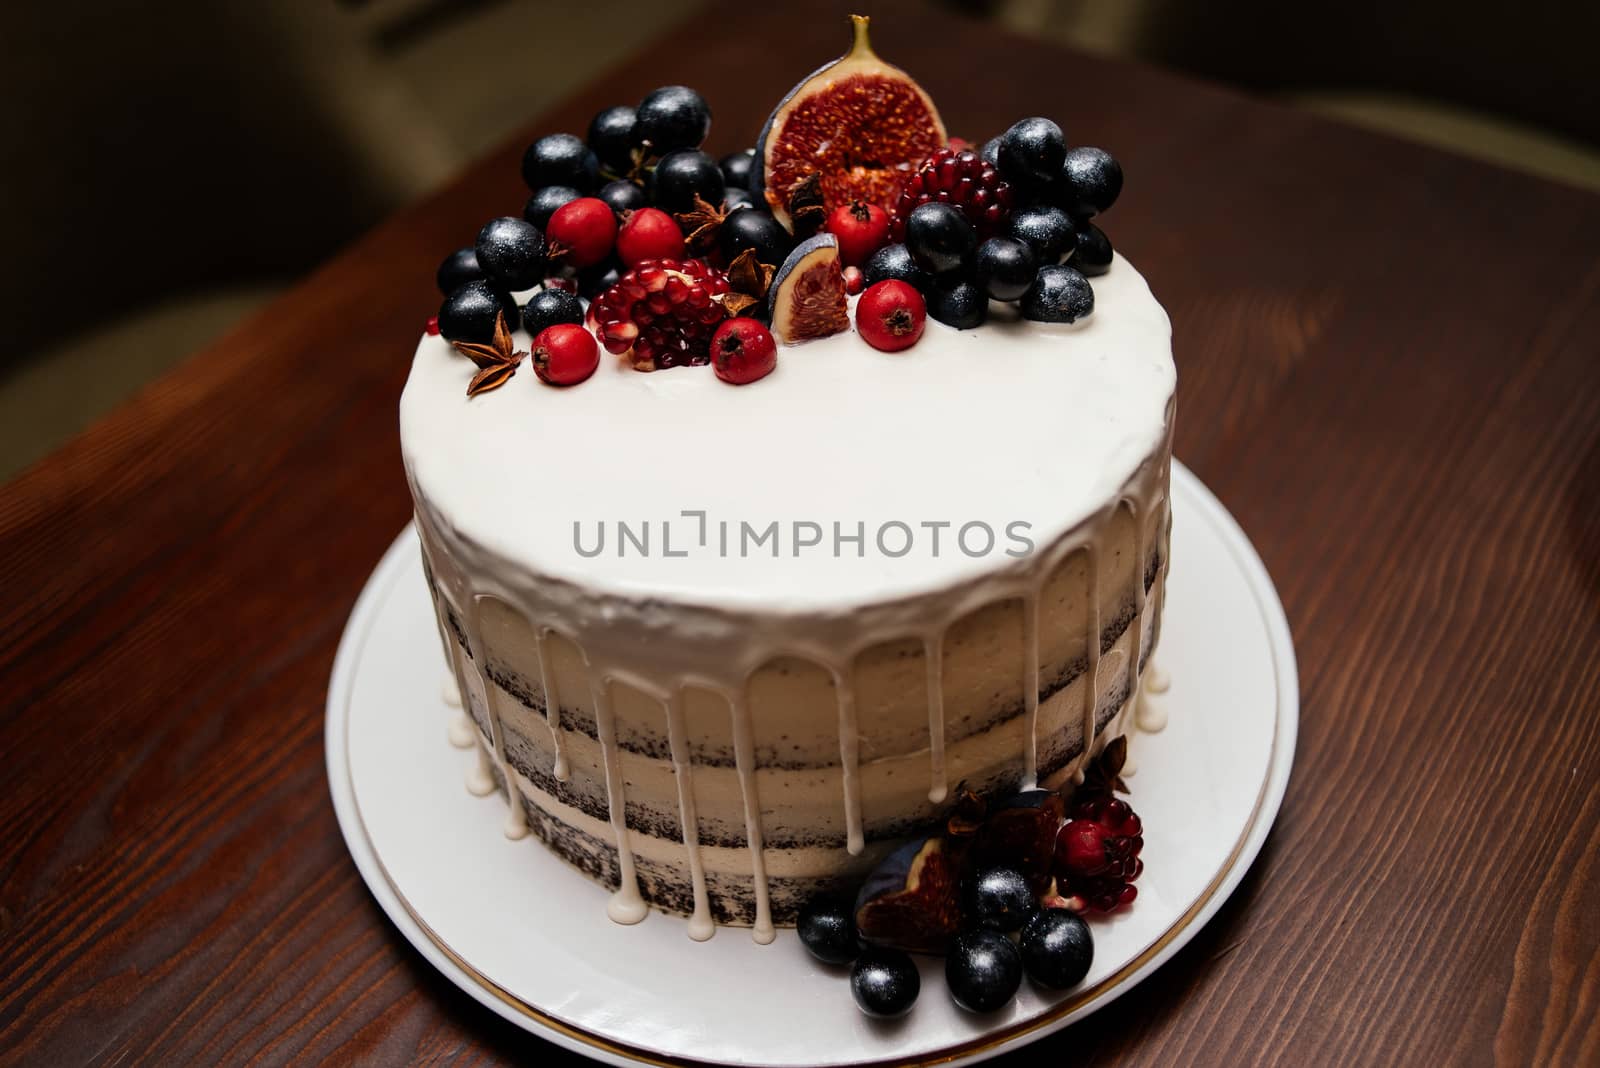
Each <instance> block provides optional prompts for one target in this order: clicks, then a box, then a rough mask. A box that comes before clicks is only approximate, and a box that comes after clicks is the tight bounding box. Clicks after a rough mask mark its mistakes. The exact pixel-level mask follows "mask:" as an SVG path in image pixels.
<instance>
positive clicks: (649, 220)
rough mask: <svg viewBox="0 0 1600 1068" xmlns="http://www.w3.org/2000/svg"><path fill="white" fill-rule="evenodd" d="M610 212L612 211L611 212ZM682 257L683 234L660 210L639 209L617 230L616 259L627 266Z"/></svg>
mask: <svg viewBox="0 0 1600 1068" xmlns="http://www.w3.org/2000/svg"><path fill="white" fill-rule="evenodd" d="M608 210H609V209H608ZM682 255H683V231H682V230H680V229H678V224H677V223H675V222H673V221H672V216H670V215H668V214H667V213H666V212H664V211H662V210H661V209H660V208H640V209H639V210H638V211H635V212H633V213H632V214H630V215H629V216H628V218H627V220H626V221H625V222H623V224H622V229H620V230H618V231H617V256H618V257H619V258H620V259H621V260H622V262H623V264H624V265H626V266H628V267H637V266H638V265H639V264H641V263H643V262H644V261H646V260H667V259H676V258H678V257H679V256H682Z"/></svg>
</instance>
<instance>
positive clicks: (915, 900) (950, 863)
mask: <svg viewBox="0 0 1600 1068" xmlns="http://www.w3.org/2000/svg"><path fill="white" fill-rule="evenodd" d="M947 846H948V843H946V842H945V840H944V839H942V838H939V837H930V838H923V839H919V840H917V841H913V842H910V843H909V844H907V845H904V846H901V847H900V848H899V849H897V850H895V851H894V852H893V853H890V854H889V855H888V856H887V857H885V858H884V860H883V863H881V864H879V865H878V866H877V867H876V868H874V869H873V871H872V874H871V875H869V876H867V881H866V882H865V883H863V884H862V886H861V892H860V893H858V894H857V895H856V905H855V912H856V933H857V934H859V935H860V936H861V938H862V939H863V940H865V941H867V942H870V943H872V944H873V945H878V946H891V947H893V948H895V949H903V950H906V951H908V952H911V953H943V952H944V950H945V947H946V945H948V944H949V942H950V940H951V939H952V938H954V937H955V936H956V935H957V934H958V933H960V931H961V897H960V890H961V868H962V864H961V858H960V857H959V856H958V855H957V852H958V851H957V850H954V849H951V848H948V847H947Z"/></svg>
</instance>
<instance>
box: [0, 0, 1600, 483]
mask: <svg viewBox="0 0 1600 1068" xmlns="http://www.w3.org/2000/svg"><path fill="white" fill-rule="evenodd" d="M943 2H944V6H946V7H949V8H952V9H956V10H959V11H961V12H963V13H965V14H967V15H970V16H971V17H973V18H975V19H984V20H989V21H992V22H995V23H998V24H1000V25H1003V26H1005V27H1007V28H1009V29H1011V30H1013V31H1015V32H1017V33H1020V34H1025V35H1029V36H1034V37H1040V38H1046V39H1050V40H1055V41H1061V42H1066V43H1070V44H1072V45H1075V46H1077V47H1079V48H1082V49H1085V50H1088V51H1093V52H1101V53H1109V54H1114V55H1120V56H1128V57H1134V58H1137V59H1140V60H1143V61H1146V62H1149V63H1152V64H1158V65H1162V66H1166V67H1170V68H1174V69H1179V70H1182V71H1185V72H1190V73H1193V74H1197V75H1200V76H1203V77H1205V78H1209V79H1213V80H1217V81H1220V82H1224V83H1229V84H1232V85H1234V86H1237V87H1241V88H1243V89H1246V90H1248V91H1251V92H1255V93H1260V94H1267V95H1271V96H1272V97H1274V98H1277V99H1280V100H1282V101H1284V102H1285V103H1287V104H1289V105H1291V106H1294V107H1302V108H1312V109H1316V110H1319V111H1322V112H1324V113H1330V114H1334V115H1337V116H1340V117H1342V118H1344V119H1346V120H1348V121H1351V122H1355V123H1358V124H1362V125H1366V126H1369V127H1376V128H1378V129H1381V130H1385V131H1387V132H1390V133H1393V134H1395V135H1397V136H1401V137H1406V138H1410V139H1414V140H1422V141H1427V142H1430V143H1435V144H1442V145H1445V146H1446V147H1449V148H1452V149H1453V150H1455V151H1458V152H1461V153H1464V154H1467V155H1473V156H1478V157H1480V158H1488V159H1491V160H1494V161H1496V162H1498V163H1500V164H1502V165H1504V166H1507V167H1512V168H1518V169H1523V170H1528V171H1532V172H1534V173H1539V174H1543V175H1545V176H1549V177H1555V178H1556V179H1557V180H1560V181H1564V182H1567V183H1569V184H1575V185H1580V186H1585V187H1588V188H1591V189H1600V91H1597V89H1600V85H1597V78H1596V74H1595V71H1596V70H1597V69H1600V64H1596V62H1595V60H1594V46H1595V42H1596V41H1597V40H1600V5H1596V4H1584V3H1571V2H1568V3H1561V2H1557V0H1526V2H1522V3H1518V4H1510V5H1508V4H1490V3H1483V2H1475V0H1466V2H1449V0H1428V2H1422V3H1388V4H1379V3H1340V4H1331V3H1310V4H1298V3H1282V2H1281V0H1277V2H1268V0H1215V2H1209V3H1193V2H1191V3H1180V2H1175V0H1119V2H1111V0H989V2H984V0H943ZM861 7H862V8H863V9H864V10H867V11H869V12H870V10H871V7H872V4H871V3H868V2H863V3H862V5H861ZM793 10H794V18H796V19H805V18H807V17H808V14H807V9H806V5H804V4H795V5H793ZM697 18H704V15H703V14H702V8H701V6H700V5H698V4H695V3H671V2H665V0H620V2H604V3H601V2H591V3H574V2H571V0H568V2H563V3H544V2H514V0H455V2H451V0H368V2H357V0H345V2H342V3H334V2H329V0H318V2H306V3H284V4H279V3H272V4H263V3H248V2H243V0H227V2H215V3H213V2H204V0H180V2H174V3H165V4H159V5H151V4H147V3H134V2H131V0H106V2H101V3H96V4H92V5H65V4H28V5H17V6H14V7H13V8H12V10H11V11H9V12H8V14H7V15H6V17H5V21H6V38H7V45H6V52H7V61H6V63H5V64H3V65H0V122H3V123H4V126H3V127H0V130H3V136H0V145H3V146H4V152H5V153H6V155H7V157H8V158H7V159H6V162H5V166H3V167H0V203H3V204H4V205H5V214H6V218H7V224H6V231H5V238H6V241H5V245H6V251H7V253H8V259H9V264H10V269H9V271H8V272H7V273H8V277H7V278H6V279H5V285H4V286H3V287H0V293H3V296H0V301H3V303H0V311H3V313H4V323H5V329H4V331H3V332H0V338H3V340H0V478H8V477H10V476H11V475H13V474H15V473H16V472H17V471H19V470H21V469H22V468H23V467H24V466H26V465H27V464H28V463H30V462H32V461H33V460H35V459H37V458H38V457H40V456H42V455H44V454H45V453H46V452H47V451H48V450H49V449H51V448H52V447H54V446H55V445H56V444H58V443H60V442H61V441H62V440H64V439H65V438H66V437H67V436H69V435H71V434H72V433H74V432H76V431H77V430H79V429H81V428H82V427H83V426H84V425H86V424H87V423H88V422H89V421H90V420H92V419H93V418H94V417H95V416H96V415H98V414H100V413H102V412H104V411H105V410H106V409H108V408H109V407H110V406H112V405H114V404H115V403H116V402H118V401H119V400H121V399H123V398H124V397H126V396H127V395H129V394H130V393H131V392H133V391H134V390H135V389H137V388H138V387H139V386H140V385H142V384H143V383H144V382H146V381H148V380H149V379H151V378H153V377H154V376H156V375H157V374H159V373H160V372H161V371H162V370H164V369H165V368H167V367H169V366H171V365H173V364H174V363H176V362H177V361H178V360H180V359H182V358H183V357H184V356H186V355H187V354H189V353H191V352H193V351H194V350H195V349H197V348H198V347H200V346H201V345H202V344H204V343H205V342H207V341H209V340H211V339H212V338H214V337H215V336H217V335H218V334H219V333H221V332H222V331H224V330H226V329H227V328H228V327H229V326H230V325H232V324H233V323H234V322H236V321H237V320H238V319H239V318H240V317H242V316H243V315H245V314H247V313H249V312H251V311H254V310H256V309H258V308H259V307H261V306H263V305H264V304H266V303H267V302H269V301H270V300H271V298H272V297H273V296H275V295H276V294H277V293H279V292H281V291H282V290H283V289H284V288H285V287H286V286H287V285H288V284H289V283H291V282H292V281H293V280H295V279H296V278H298V277H300V276H302V275H304V274H305V273H306V272H307V271H309V270H310V269H311V268H312V267H313V266H314V265H316V264H318V263H319V262H321V261H323V260H324V259H326V258H327V257H328V256H329V255H331V254H332V253H333V252H334V251H335V250H336V249H338V248H339V247H341V246H342V245H344V244H346V243H347V242H349V241H350V240H351V239H352V238H353V237H354V236H356V235H357V234H360V233H361V232H363V231H364V230H365V229H367V228H369V227H370V226H372V225H373V224H374V223H376V222H377V221H378V220H380V219H383V218H384V217H386V216H387V215H389V214H391V213H392V212H393V211H395V210H396V209H397V208H398V207H399V206H401V205H402V204H405V203H407V202H409V201H411V200H413V199H415V198H417V197H418V196H421V195H422V194H424V193H426V192H427V191H428V190H430V189H432V188H434V187H436V186H437V185H438V184H439V183H441V182H442V181H443V180H444V179H446V178H447V177H448V176H450V175H451V174H453V173H454V172H456V171H458V170H459V169H460V168H461V167H463V166H464V165H465V164H466V163H467V162H468V161H470V160H471V159H473V158H475V157H477V156H478V155H480V154H482V153H483V152H485V151H487V150H488V149H489V148H491V147H492V146H494V145H496V144H497V143H499V142H500V141H501V140H502V139H503V138H505V137H506V136H508V135H509V134H510V133H511V131H513V130H515V129H516V128H518V127H521V126H524V125H526V124H527V123H528V122H530V121H531V120H533V119H536V118H537V117H538V115H539V114H541V113H542V112H544V111H545V110H547V109H548V108H550V107H551V106H552V105H554V104H555V103H556V102H557V101H559V100H560V99H561V98H563V97H564V96H565V95H566V94H568V93H569V92H570V91H572V90H574V89H576V88H577V87H579V86H581V85H583V84H584V83H586V82H587V81H589V80H591V79H592V78H593V77H594V76H595V75H596V74H597V73H599V72H600V71H602V70H604V69H605V68H607V67H609V66H611V65H613V64H615V63H617V62H619V61H620V60H622V59H623V58H625V57H626V56H628V55H629V54H631V53H632V52H633V51H635V50H636V49H637V48H638V47H640V46H641V45H642V44H644V43H645V42H647V41H649V40H650V39H652V38H653V37H655V36H657V35H659V34H660V33H661V32H662V31H664V30H665V29H667V28H669V27H672V26H676V25H679V24H682V23H686V22H687V23H692V22H693V21H694V20H695V19H697ZM705 32H706V33H707V34H708V35H714V34H716V33H717V32H718V27H717V26H715V25H712V24H710V20H707V25H706V26H705ZM951 55H952V57H958V56H959V55H960V49H959V42H956V43H953V45H952V49H951ZM816 61H817V57H815V56H796V57H795V71H796V75H797V76H799V75H800V74H802V73H804V72H805V71H806V70H809V69H810V68H811V67H812V66H814V65H815V62H816ZM913 73H916V72H913ZM1006 76H1007V74H1006V71H1004V70H994V71H983V70H977V71H974V72H972V78H971V83H970V84H971V86H972V91H973V92H982V91H983V85H984V81H985V79H986V78H996V79H999V78H1005V77H1006ZM619 102H622V101H619ZM627 102H628V103H631V101H627ZM713 106H715V102H713ZM1057 117H1058V118H1060V119H1062V121H1063V122H1064V124H1065V125H1066V127H1067V132H1068V136H1069V138H1070V136H1071V133H1072V127H1071V114H1070V106H1068V107H1067V108H1066V113H1065V114H1062V115H1058V116H1057ZM577 132H579V133H581V132H582V131H577ZM952 132H953V133H954V132H959V133H961V134H962V135H964V136H968V137H969V138H972V139H974V140H977V141H982V140H984V139H986V138H987V137H989V136H991V135H992V134H993V133H995V132H997V131H990V130H972V131H965V130H963V131H952ZM1238 165H1239V166H1241V167H1245V166H1249V165H1250V163H1249V161H1248V160H1240V161H1239V164H1238ZM1362 195H1363V191H1362V190H1359V189H1351V190H1349V200H1348V203H1347V204H1342V205H1335V206H1334V210H1348V211H1351V212H1358V211H1360V210H1361V199H1362ZM1327 209H1328V206H1326V205H1319V206H1317V210H1327ZM1308 210H1310V209H1309V208H1308ZM1485 210H1490V211H1502V212H1508V213H1515V212H1516V211H1517V210H1518V205H1516V204H1503V205H1486V206H1485ZM1171 222H1172V225H1173V226H1174V227H1182V226H1183V224H1184V220H1182V219H1174V220H1171ZM1461 225H1462V226H1463V227H1468V228H1470V227H1472V226H1473V225H1474V223H1473V220H1472V219H1471V218H1466V217H1464V218H1463V219H1462V220H1461ZM1494 252H1495V250H1494V249H1485V250H1484V254H1485V258H1486V260H1487V261H1489V262H1492V261H1493V259H1494ZM1375 254H1379V253H1378V251H1377V250H1375ZM418 270H419V271H431V270H432V264H419V265H418Z"/></svg>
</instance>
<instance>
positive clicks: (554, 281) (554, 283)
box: [544, 274, 578, 295]
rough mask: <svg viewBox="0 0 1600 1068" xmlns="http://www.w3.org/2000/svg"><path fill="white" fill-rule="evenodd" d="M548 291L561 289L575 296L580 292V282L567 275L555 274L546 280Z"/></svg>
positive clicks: (545, 284) (545, 285)
mask: <svg viewBox="0 0 1600 1068" xmlns="http://www.w3.org/2000/svg"><path fill="white" fill-rule="evenodd" d="M544 287H545V288H546V289H560V290H564V291H565V292H568V293H572V294H574V295H576V294H577V292H578V280H577V279H576V278H574V277H572V276H571V275H567V274H554V275H551V276H550V277H549V278H546V279H545V280H544Z"/></svg>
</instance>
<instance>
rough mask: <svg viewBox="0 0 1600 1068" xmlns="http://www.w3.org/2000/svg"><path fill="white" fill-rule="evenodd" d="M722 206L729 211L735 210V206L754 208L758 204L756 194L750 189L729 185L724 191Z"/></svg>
mask: <svg viewBox="0 0 1600 1068" xmlns="http://www.w3.org/2000/svg"><path fill="white" fill-rule="evenodd" d="M722 206H723V207H724V208H726V209H727V210H728V211H733V210H734V209H735V208H753V207H755V206H756V198H755V194H753V193H751V192H750V190H748V189H737V188H734V187H733V186H729V187H728V188H727V189H726V190H724V191H723V194H722Z"/></svg>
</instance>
